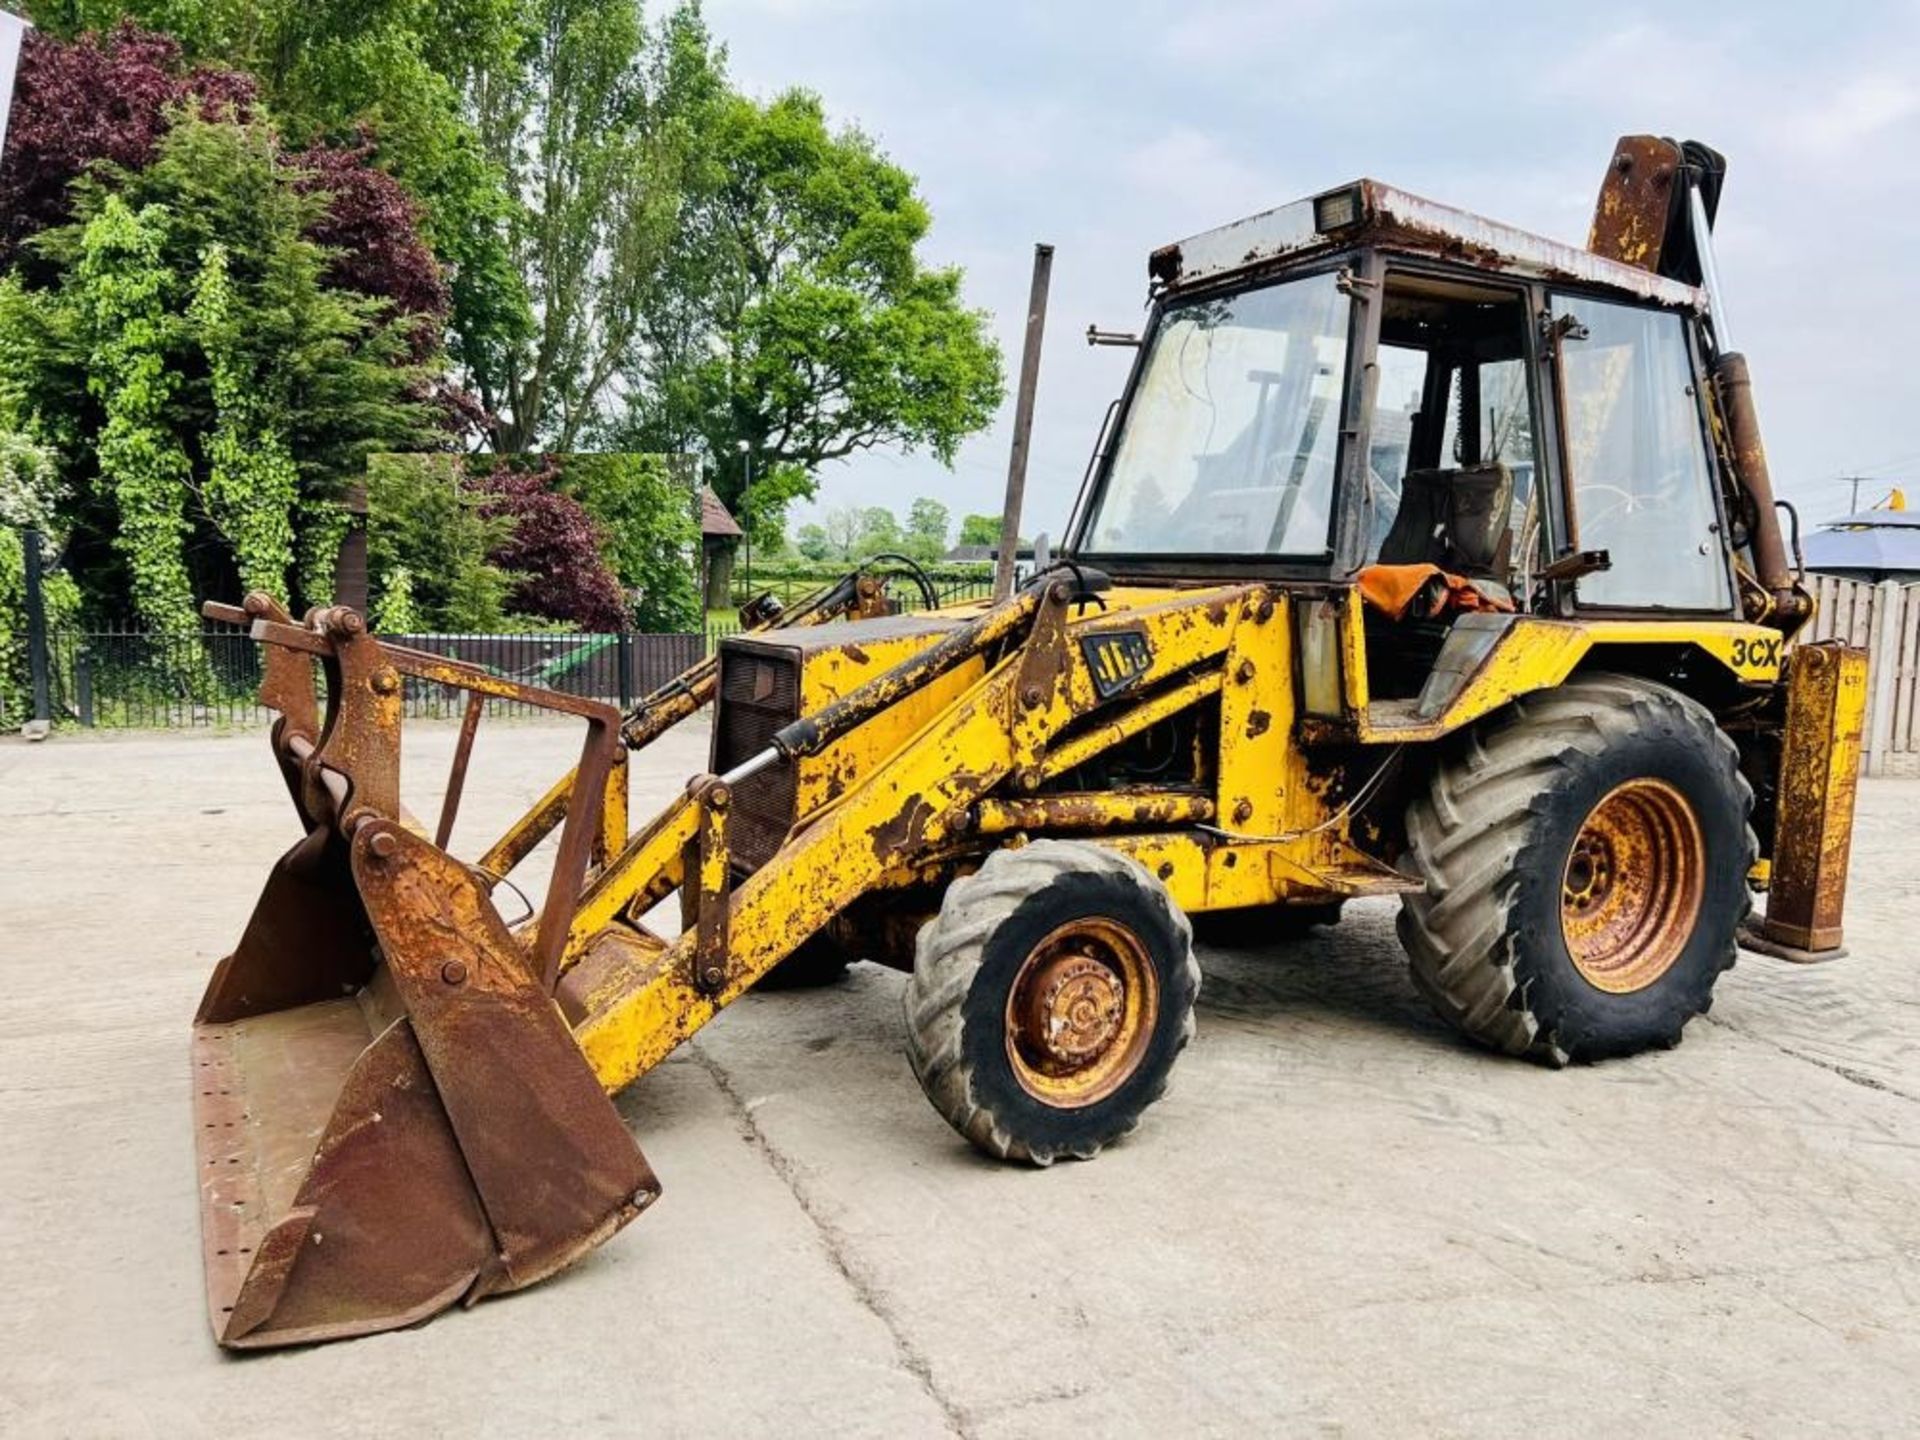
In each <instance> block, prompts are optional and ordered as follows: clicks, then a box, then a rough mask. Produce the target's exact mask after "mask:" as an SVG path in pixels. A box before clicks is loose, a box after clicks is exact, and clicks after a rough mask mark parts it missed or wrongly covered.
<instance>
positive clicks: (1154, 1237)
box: [0, 726, 1920, 1437]
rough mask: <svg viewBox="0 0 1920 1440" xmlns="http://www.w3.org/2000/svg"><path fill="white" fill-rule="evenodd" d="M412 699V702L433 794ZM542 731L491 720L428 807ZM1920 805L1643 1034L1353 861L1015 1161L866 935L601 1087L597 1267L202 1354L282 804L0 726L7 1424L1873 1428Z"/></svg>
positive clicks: (34, 1430)
mask: <svg viewBox="0 0 1920 1440" xmlns="http://www.w3.org/2000/svg"><path fill="white" fill-rule="evenodd" d="M452 738H453V736H452V731H451V730H449V729H445V728H428V729H416V730H411V731H410V732H409V741H410V750H409V765H410V769H409V776H410V782H411V780H414V779H417V780H419V781H421V782H422V783H421V785H420V787H419V789H420V791H421V795H420V801H419V803H417V805H416V808H419V809H422V810H423V811H426V812H427V813H431V811H430V809H429V808H428V807H427V805H426V804H425V793H426V789H427V786H426V783H425V782H426V781H427V780H429V779H430V778H431V777H432V776H435V775H438V774H439V773H441V769H442V767H443V766H444V763H445V757H446V756H447V755H448V754H449V753H450V751H451V748H452ZM573 743H574V742H573V740H572V738H571V736H570V734H569V733H568V732H564V731H560V730H555V729H549V728H544V727H532V726H521V727H512V726H501V727H499V728H496V729H492V730H487V729H483V731H482V745H481V752H480V754H479V756H478V759H477V762H476V768H475V773H474V776H473V780H472V783H471V785H470V788H469V799H468V814H469V816H470V818H471V819H472V820H473V822H474V823H473V824H472V825H471V826H464V825H463V828H462V832H461V833H462V836H464V837H466V838H467V839H468V840H469V841H477V840H479V839H482V838H483V837H482V835H481V832H482V831H483V830H487V829H488V828H489V827H492V826H497V825H499V824H502V823H504V821H505V820H506V819H507V818H508V817H509V816H510V815H511V814H512V813H514V812H515V811H516V810H517V809H518V808H519V807H520V806H521V805H523V804H524V803H526V802H527V801H528V800H530V799H531V798H532V797H533V796H534V795H535V794H537V793H538V792H539V790H540V789H541V788H542V787H543V785H544V784H545V782H546V781H547V780H548V779H549V778H551V776H552V775H553V774H555V773H557V772H558V771H559V770H560V769H561V768H562V767H563V766H564V764H565V763H566V758H567V754H568V751H569V750H570V748H571V747H572V745H573ZM702 751H703V737H702V735H701V734H700V732H699V731H698V730H697V729H692V730H683V731H681V732H676V733H675V734H673V735H670V736H668V737H667V738H666V739H665V740H664V741H663V742H662V743H661V744H660V745H659V746H658V747H656V748H655V750H654V751H652V752H649V755H648V763H647V764H646V765H645V766H643V767H642V768H641V770H640V772H639V774H638V775H637V777H636V787H635V788H636V792H637V798H638V800H639V802H640V804H641V805H642V806H643V807H644V806H649V805H651V804H654V803H657V802H658V801H659V800H661V799H662V798H664V797H665V796H666V795H667V794H669V793H670V792H671V791H672V790H673V789H674V788H675V787H677V785H678V784H679V783H680V782H681V781H682V780H683V779H684V777H685V776H686V775H687V774H689V773H691V772H692V771H694V770H695V769H697V768H699V767H700V761H701V758H702ZM413 788H414V787H413V786H412V784H411V783H410V784H409V789H410V790H411V789H413ZM1916 812H1920V786H1916V785H1915V784H1913V783H1912V782H1896V781H1890V782H1880V783H1873V784H1869V785H1867V786H1866V787H1865V789H1864V791H1863V793H1862V797H1861V819H1860V827H1859V833H1858V837H1857V839H1856V842H1855V848H1854V877H1855V878H1854V893H1853V896H1852V898H1851V901H1850V904H1849V917H1848V920H1849V927H1848V928H1849V935H1850V939H1851V943H1852V946H1853V955H1852V958H1850V959H1848V960H1846V961H1843V962H1841V963H1838V964H1834V965H1829V966H1825V967H1821V968H1814V969H1797V968H1794V967H1790V966H1788V965H1785V964H1782V963H1780V962H1777V961H1772V960H1766V959H1762V958H1759V957H1755V956H1745V957H1743V958H1742V960H1741V963H1740V965H1739V966H1738V967H1737V968H1736V969H1735V970H1734V971H1733V972H1732V973H1730V974H1729V975H1728V976H1727V977H1726V978H1725V980H1724V981H1723V983H1722V984H1721V987H1720V990H1719V995H1718V1000H1717V1003H1716V1005H1715V1007H1714V1011H1713V1014H1712V1016H1711V1017H1710V1018H1709V1019H1706V1020H1703V1021H1699V1022H1696V1023H1695V1024H1694V1025H1693V1026H1692V1027H1691V1028H1690V1029H1689V1031H1688V1033H1687V1039H1686V1043H1685V1044H1684V1045H1683V1046H1682V1047H1681V1048H1680V1049H1679V1050H1677V1051H1674V1052H1672V1053H1670V1054H1657V1055H1650V1056H1647V1057H1644V1058H1642V1059H1638V1060H1633V1061H1627V1062H1616V1063H1613V1064H1608V1065H1604V1066H1600V1067H1597V1068H1591V1069H1578V1070H1570V1071H1565V1072H1561V1073H1549V1072H1546V1071H1543V1070H1539V1069H1535V1068H1532V1067H1530V1066H1526V1065H1522V1064H1517V1063H1513V1062H1508V1061H1503V1060H1499V1059H1494V1058H1491V1057H1488V1056H1486V1055H1483V1054H1480V1053H1478V1052H1476V1051H1473V1050H1471V1049H1468V1048H1466V1047H1465V1046H1463V1045H1462V1044H1460V1043H1458V1042H1456V1041H1455V1040H1454V1039H1453V1038H1451V1037H1450V1035H1449V1034H1448V1033H1447V1032H1446V1031H1444V1030H1442V1029H1441V1028H1440V1027H1439V1025H1438V1024H1437V1023H1436V1022H1434V1021H1433V1020H1431V1019H1430V1018H1429V1017H1428V1016H1427V1014H1426V1012H1425V1010H1424V1009H1423V1007H1422V1005H1421V1002H1420V1001H1419V999H1418V998H1417V997H1416V995H1415V994H1414V992H1413V989H1412V987H1411V986H1410V984H1409V983H1408V981H1407V979H1406V976H1405V973H1404V970H1403V966H1402V962H1401V960H1400V956H1399V952H1398V950H1397V948H1396V945H1395V941H1394V938H1393V929H1392V911H1391V908H1390V907H1389V906H1385V905H1366V906H1356V907H1353V912H1352V913H1351V915H1350V918H1349V920H1348V922H1347V923H1346V924H1344V925H1342V926H1341V927H1340V928H1339V930H1338V931H1337V932H1334V933H1331V934H1327V935H1325V936H1324V937H1323V938H1319V939H1316V940H1315V941H1314V942H1312V943H1310V944H1299V945H1292V946H1288V947H1285V948H1281V949H1278V950H1276V951H1274V952H1272V953H1268V954H1255V953H1241V952H1231V953H1222V952H1206V953H1203V957H1202V958H1203V962H1204V964H1205V968H1206V974H1207V979H1206V988H1205V992H1204V994H1203V995H1202V998H1201V1014H1200V1030H1199V1036H1198V1039H1197V1040H1196V1041H1195V1043H1194V1045H1193V1047H1192V1048H1191V1049H1190V1050H1189V1051H1188V1052H1187V1054H1186V1056H1185V1057H1184V1058H1183V1060H1182V1061H1181V1064H1180V1068H1179V1071H1178V1075H1177V1079H1176V1083H1175V1085H1174V1089H1173V1092H1172V1094H1171V1095H1170V1096H1169V1097H1168V1099H1167V1100H1166V1101H1164V1102H1163V1103H1162V1104H1161V1105H1159V1106H1158V1107H1157V1108H1156V1109H1155V1110H1153V1111H1152V1112H1151V1113H1150V1114H1149V1116H1148V1119H1147V1121H1146V1123H1145V1124H1144V1125H1143V1127H1142V1128H1141V1130H1140V1131H1139V1132H1138V1133H1137V1134H1136V1135H1135V1136H1134V1137H1133V1138H1132V1139H1130V1140H1129V1141H1127V1142H1126V1143H1125V1144H1123V1145H1120V1146H1118V1147H1116V1148H1114V1149H1113V1150H1111V1151H1109V1152H1108V1153H1107V1154H1106V1155H1104V1156H1103V1157H1101V1158H1100V1159H1099V1160H1098V1161H1096V1162H1094V1163H1092V1164H1086V1165H1081V1164H1063V1165H1060V1166H1057V1167H1055V1168H1054V1169H1052V1170H1050V1171H1045V1172H1034V1171H1025V1170H1017V1169H1012V1168H1007V1167H1003V1166H998V1165H995V1164H991V1163H989V1162H987V1161H985V1160H982V1159H981V1158H979V1157H978V1156H976V1155H975V1154H974V1153H973V1152H972V1151H970V1150H968V1149H967V1148H966V1147H965V1146H964V1145H963V1144H962V1143H961V1142H960V1141H959V1140H958V1139H957V1138H956V1137H955V1136H954V1135H953V1134H952V1133H951V1132H950V1131H949V1130H948V1129H947V1128H946V1126H945V1125H944V1124H943V1123H942V1122H941V1121H940V1120H939V1118H938V1117H936V1116H935V1114H934V1112H933V1111H932V1109H931V1108H930V1107H929V1106H928V1105H927V1103H926V1101H925V1100H924V1099H923V1098H922V1097H921V1095H920V1092H919V1089H918V1087H917V1086H916V1085H915V1083H914V1080H913V1077H912V1074H911V1073H910V1071H909V1070H908V1067H907V1062H906V1059H905V1056H904V1054H903V1052H902V1041H901V1022H900V1014H899V992H900V988H901V984H902V980H901V977H899V976H898V975H895V974H892V973H889V972H885V971H881V970H878V969H875V968H873V967H871V966H861V967H858V968H857V969H856V971H855V972H854V974H853V976H852V978H851V979H850V980H849V982H848V983H846V984H844V985H842V986H840V987H838V988H835V989H833V990H829V991H824V992H813V993H804V994H790V995H769V996H753V997H749V998H748V999H747V1000H745V1001H744V1002H742V1003H741V1004H740V1005H739V1006H737V1007H736V1008H735V1009H734V1010H733V1011H732V1012H730V1013H729V1014H727V1015H725V1016H723V1017H721V1018H720V1020H719V1021H718V1022H717V1023H715V1024H714V1025H713V1026H712V1027H710V1028H709V1029H708V1030H706V1031H705V1032H704V1033H703V1034H702V1035H701V1036H700V1037H699V1038H698V1039H697V1040H696V1041H695V1042H693V1043H692V1044H691V1045H689V1046H687V1047H686V1048H684V1049H683V1050H682V1051H681V1052H680V1053H679V1054H678V1055H677V1056H676V1057H675V1058H674V1059H672V1060H671V1061H669V1062H668V1063H667V1064H666V1065H665V1066H663V1067H662V1068H661V1069H660V1070H658V1071H656V1072H655V1073H654V1074H653V1075H651V1076H649V1077H647V1078H646V1079H645V1080H643V1081H641V1082H640V1083H639V1084H638V1085H637V1086H635V1087H634V1088H633V1089H632V1090H631V1091H630V1092H629V1093H628V1094H627V1095H626V1096H624V1097H623V1098H622V1100H621V1111H622V1113H623V1114H624V1115H625V1116H626V1118H627V1120H628V1122H629V1124H630V1125H631V1126H632V1128H633V1131H634V1133H635V1134H636V1135H637V1136H638V1137H639V1138H640V1140H641V1142H642V1143H643V1145H644V1146H645V1149H646V1152H647V1154H648V1156H649V1158H650V1159H651V1160H652V1162H653V1164H654V1166H655V1168H656V1169H657V1170H658V1171H659V1173H660V1175H661V1177H662V1179H663V1181H664V1184H665V1197H664V1198H663V1200H662V1201H661V1203H660V1204H659V1205H658V1206H656V1207H655V1208H654V1209H653V1210H652V1211H650V1212H649V1213H648V1214H647V1215H646V1216H645V1217H644V1218H643V1219H642V1220H641V1221H640V1222H639V1223H637V1224H635V1225H634V1226H633V1227H632V1228H631V1229H630V1230H628V1231H626V1232H625V1233H623V1234H622V1235H620V1236H619V1237H617V1238H616V1239H615V1240H614V1241H613V1242H612V1243H610V1244H608V1245H607V1246H605V1247H604V1248H602V1249H601V1250H599V1251H597V1252H595V1253H594V1254H593V1255H591V1256H590V1257H588V1259H587V1260H586V1261H585V1262H583V1263H582V1264H580V1265H578V1266H576V1267H575V1268H574V1269H573V1270H571V1271H569V1272H567V1273H566V1274H564V1275H562V1276H560V1277H559V1278H558V1279H557V1280H554V1281H551V1282H549V1283H547V1284H544V1285H541V1286H539V1287H537V1288H535V1289H533V1290H530V1291H528V1292H526V1293H524V1294H521V1295H516V1296H509V1297H506V1298H504V1299H498V1300H492V1301H488V1302H487V1303H485V1304H483V1305H481V1306H479V1307H477V1308H476V1309H474V1310H472V1311H468V1312H455V1313H452V1314H449V1315H446V1316H443V1317H442V1318H440V1319H438V1320H436V1321H434V1322H433V1323H431V1324H429V1325H427V1326H425V1327H423V1328H421V1329H418V1330H414V1331H408V1332H402V1333H397V1334H388V1335H381V1336H377V1337H373V1338H370V1339H365V1340H358V1341H352V1342H349V1343H345V1344H337V1345H329V1346H322V1347H319V1348H316V1349H311V1350H306V1351H297V1352H276V1353H270V1354H266V1355H261V1356H255V1357H251V1358H245V1359H233V1358H229V1357H227V1356H225V1355H223V1354H222V1353H220V1352H219V1351H218V1350H217V1349H216V1348H215V1346H214V1344H213V1341H212V1339H211V1337H210V1334H209V1331H208V1326H207V1320H206V1316H205V1314H204V1310H203V1306H204V1300H203V1291H202V1288H201V1277H200V1246H199V1240H198V1235H197V1223H198V1222H197V1214H196V1189H195V1173H194V1172H195V1166H194V1163H193V1143H192V1134H191V1126H190V1120H189V1102H188V1093H187V1091H188V1085H187V1025H188V1020H189V1017H190V1015H191V1013H192V1009H193V1006H194V1002H195V1000H196V998H197V996H198V994H199V991H200V988H201V986H202V984H203V983H204V981H205V978H206V975H207V973H208V971H209V970H210V969H211V967H212V965H213V963H214V962H215V960H216V959H218V957H219V956H220V955H221V954H222V953H223V951H224V949H225V947H226V946H228V945H229V944H230V943H231V942H232V941H233V940H234V939H235V938H236V937H237V935H238V934H239V930H240V926H241V924H242V922H243V920H244V919H245V918H246V915H247V913H248V911H249V910H250V908H251V906H252V904H253V900H254V897H255V893H256V891H257V887H258V885H259V883H260V881H261V879H262V877H263V876H264V874H265V871H266V867H267V864H268V862H269V860H270V859H271V858H272V857H273V856H274V855H276V854H277V853H278V852H279V851H280V850H281V849H282V848H283V846H284V845H285V844H286V843H288V842H289V841H290V840H291V838H292V836H293V826H294V822H293V819H292V814H291V811H290V809H289V807H288V805H287V803H286V799H285V796H284V794H283V793H282V792H281V791H280V789H279V785H278V781H277V780H276V778H275V776H274V774H273V772H272V769H271V767H270V765H269V763H268V759H267V754H266V745H265V741H264V738H263V737H262V736H261V735H260V734H259V733H257V732H256V733H253V734H247V735H241V736H229V737H195V736H160V737H148V738H140V737H126V738H119V739H109V740H101V739H93V738H71V737H67V736H61V737H59V738H56V739H54V740H53V741H51V742H48V743H45V744H41V745H34V746H29V745H25V744H21V743H15V742H6V743H0V922H3V923H0V956H3V957H4V969H3V970H0V980H3V981H4V984H0V1146H4V1155H0V1434H6V1435H11V1436H40V1435H116V1436H117V1435H153V1436H166V1437H176V1436H197V1435H208V1436H213V1435H219V1436H234V1435H288V1436H296V1435H342V1436H347V1435H351V1436H364V1435H370V1434H409V1435H438V1434H442V1433H446V1434H456V1433H457V1434H462V1435H474V1434H499V1435H531V1434H561V1433H565V1434H576V1435H593V1434H649V1435H681V1434H688V1435H691V1434H727V1435H741V1434H748V1435H751V1434H813V1433H831V1434H835V1435H843V1434H845V1435H876V1436H878V1435H885V1436H890V1437H891V1436H904V1435H937V1434H960V1435H971V1436H983V1437H985V1436H1016V1435H1037V1434H1062V1433H1069V1434H1080V1435H1090V1434H1102V1435H1104V1434H1147V1433H1161V1434H1166V1433H1179V1434H1188V1433H1248V1432H1260V1433H1280V1434H1304V1435H1313V1436H1328V1435H1348V1434H1352V1435H1373V1434H1393V1435H1412V1434H1420V1435H1454V1434H1461V1435H1466V1434H1495V1433H1506V1432H1514V1431H1525V1432H1529V1433H1550V1434H1553V1435H1555V1436H1559V1437H1568V1436H1581V1435H1596V1436H1601V1435H1605V1436H1611V1435H1618V1434H1622V1433H1640V1434H1683V1433H1684V1434H1687V1435H1690V1436H1692V1435H1802V1434H1808V1433H1812V1432H1816V1431H1830V1432H1834V1433H1844V1434H1847V1435H1850V1436H1862V1435H1895V1434H1912V1433H1915V1431H1916V1430H1920V978H1917V977H1920V965H1917V964H1916V961H1915V958H1914V957H1915V950H1914V943H1913V937H1914V934H1915V932H1916V930H1920V872H1917V866H1916V861H1917V860H1920V822H1916V819H1915V816H1916ZM458 839H459V837H456V848H459V846H458Z"/></svg>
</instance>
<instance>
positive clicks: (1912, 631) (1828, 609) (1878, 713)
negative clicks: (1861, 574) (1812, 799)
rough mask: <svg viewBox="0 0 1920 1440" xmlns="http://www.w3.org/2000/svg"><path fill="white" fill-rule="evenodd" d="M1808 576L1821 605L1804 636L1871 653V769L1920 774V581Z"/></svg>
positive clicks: (1867, 760)
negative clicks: (1909, 582) (1851, 646)
mask: <svg viewBox="0 0 1920 1440" xmlns="http://www.w3.org/2000/svg"><path fill="white" fill-rule="evenodd" d="M1807 580H1808V582H1809V583H1810V584H1811V586H1812V587H1813V591H1814V600H1815V602H1816V604H1817V606H1818V608H1817V609H1816V610H1815V611H1814V614H1813V623H1812V624H1810V625H1809V626H1808V627H1807V629H1806V631H1805V633H1804V634H1802V635H1801V637H1800V638H1801V639H1803V640H1844V641H1846V642H1847V643H1848V644H1849V645H1858V646H1859V647H1860V648H1861V649H1863V650H1865V651H1866V652H1867V716H1866V737H1865V738H1866V744H1865V751H1866V754H1865V759H1864V769H1865V771H1866V773H1867V774H1869V775H1920V585H1902V584H1900V583H1899V582H1897V581H1894V580H1883V581H1881V582H1880V583H1879V584H1878V585H1873V584H1869V583H1867V582H1866V581H1864V580H1843V579H1841V578H1840V577H1839V576H1837V575H1809V576H1808V577H1807Z"/></svg>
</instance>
